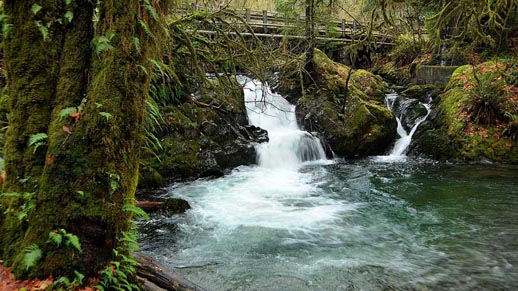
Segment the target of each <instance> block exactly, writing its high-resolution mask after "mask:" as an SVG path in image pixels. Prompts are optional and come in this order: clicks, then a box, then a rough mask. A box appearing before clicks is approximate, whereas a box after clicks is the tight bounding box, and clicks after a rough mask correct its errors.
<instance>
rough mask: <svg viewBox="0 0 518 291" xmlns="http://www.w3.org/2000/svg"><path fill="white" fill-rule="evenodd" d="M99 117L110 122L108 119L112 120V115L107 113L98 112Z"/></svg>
mask: <svg viewBox="0 0 518 291" xmlns="http://www.w3.org/2000/svg"><path fill="white" fill-rule="evenodd" d="M99 115H101V116H102V117H104V118H106V121H108V120H110V118H112V115H111V114H110V113H108V112H104V111H102V112H99Z"/></svg>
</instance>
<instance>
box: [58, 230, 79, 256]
mask: <svg viewBox="0 0 518 291" xmlns="http://www.w3.org/2000/svg"><path fill="white" fill-rule="evenodd" d="M63 231H64V234H63V235H64V236H65V238H66V242H65V245H67V246H69V245H72V246H73V247H74V248H75V249H76V250H78V251H79V252H82V250H81V243H79V238H78V237H77V235H74V234H71V233H66V232H65V230H63Z"/></svg>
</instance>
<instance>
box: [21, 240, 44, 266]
mask: <svg viewBox="0 0 518 291" xmlns="http://www.w3.org/2000/svg"><path fill="white" fill-rule="evenodd" d="M42 255H43V253H42V251H41V249H40V247H38V245H36V244H32V245H30V246H28V247H27V248H26V249H25V256H24V257H23V264H24V265H25V267H26V268H27V270H28V269H29V268H31V267H34V266H35V265H36V264H37V263H38V261H39V260H40V259H41V256H42Z"/></svg>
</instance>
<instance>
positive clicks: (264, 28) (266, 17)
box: [263, 10, 268, 33]
mask: <svg viewBox="0 0 518 291" xmlns="http://www.w3.org/2000/svg"><path fill="white" fill-rule="evenodd" d="M267 24H268V11H266V10H263V31H264V33H268V26H267Z"/></svg>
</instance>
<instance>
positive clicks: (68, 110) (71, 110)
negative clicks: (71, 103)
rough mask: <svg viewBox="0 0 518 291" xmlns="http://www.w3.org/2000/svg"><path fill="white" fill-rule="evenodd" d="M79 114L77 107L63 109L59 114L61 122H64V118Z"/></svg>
mask: <svg viewBox="0 0 518 291" xmlns="http://www.w3.org/2000/svg"><path fill="white" fill-rule="evenodd" d="M74 112H77V108H76V107H66V108H63V109H61V111H60V112H59V120H63V118H65V117H68V116H70V114H72V113H74Z"/></svg>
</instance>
